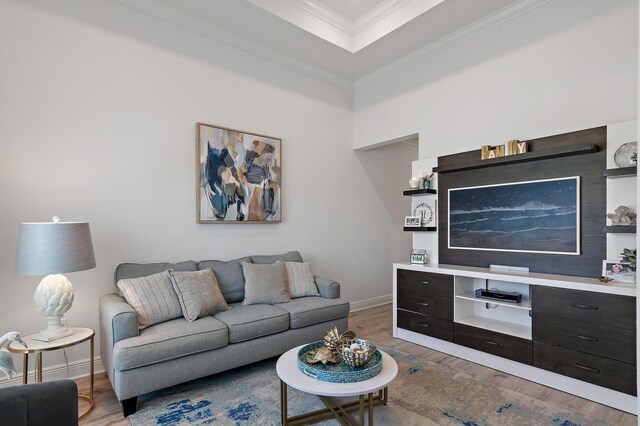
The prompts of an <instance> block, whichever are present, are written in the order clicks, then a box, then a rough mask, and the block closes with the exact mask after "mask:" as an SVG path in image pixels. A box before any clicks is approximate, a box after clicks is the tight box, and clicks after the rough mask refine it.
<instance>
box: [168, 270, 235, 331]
mask: <svg viewBox="0 0 640 426" xmlns="http://www.w3.org/2000/svg"><path fill="white" fill-rule="evenodd" d="M169 275H171V281H172V282H173V288H174V290H175V291H176V293H177V295H178V300H179V301H180V307H181V308H182V315H184V317H185V318H186V320H187V321H189V322H191V321H195V320H197V319H198V318H202V317H206V316H209V315H213V314H215V313H216V312H222V311H226V310H228V309H229V306H228V305H227V302H226V301H225V300H224V296H222V292H221V291H220V287H219V286H218V280H216V276H215V275H214V273H213V271H212V270H211V269H203V270H202V271H189V272H180V271H174V270H172V269H170V270H169Z"/></svg>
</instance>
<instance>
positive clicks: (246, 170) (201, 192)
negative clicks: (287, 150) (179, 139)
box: [196, 123, 282, 224]
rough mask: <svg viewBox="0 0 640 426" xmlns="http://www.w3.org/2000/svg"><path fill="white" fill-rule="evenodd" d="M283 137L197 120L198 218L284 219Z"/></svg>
mask: <svg viewBox="0 0 640 426" xmlns="http://www.w3.org/2000/svg"><path fill="white" fill-rule="evenodd" d="M281 196H282V139H280V138H276V137H273V136H267V135H262V134H259V133H253V132H247V131H244V130H237V129H231V128H228V127H222V126H217V125H213V124H206V123H196V219H197V222H198V223H207V224H214V223H220V224H232V223H254V224H264V223H279V222H280V221H281V220H282V199H281Z"/></svg>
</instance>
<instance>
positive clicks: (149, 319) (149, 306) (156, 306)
mask: <svg viewBox="0 0 640 426" xmlns="http://www.w3.org/2000/svg"><path fill="white" fill-rule="evenodd" d="M116 286H117V287H118V289H119V290H120V291H121V292H122V295H123V296H124V299H125V300H126V301H127V303H128V304H129V305H131V307H132V308H133V309H135V311H136V312H137V314H138V323H139V328H140V329H141V330H142V329H143V328H146V327H149V326H150V325H154V324H158V323H160V322H164V321H169V320H172V319H174V318H180V317H181V316H182V309H180V302H179V301H178V296H176V292H175V291H174V290H173V284H172V283H171V277H170V275H169V272H168V271H164V272H160V273H157V274H153V275H149V276H146V277H140V278H127V279H123V280H120V281H118V283H117V284H116Z"/></svg>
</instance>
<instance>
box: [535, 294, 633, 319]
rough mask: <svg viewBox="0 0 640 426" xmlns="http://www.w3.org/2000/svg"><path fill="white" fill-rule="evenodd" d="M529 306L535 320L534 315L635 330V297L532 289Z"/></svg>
mask: <svg viewBox="0 0 640 426" xmlns="http://www.w3.org/2000/svg"><path fill="white" fill-rule="evenodd" d="M531 302H532V309H533V316H534V318H535V317H536V315H544V316H553V317H555V316H559V317H564V318H570V319H573V320H576V321H579V322H590V323H596V324H599V325H602V326H611V327H619V328H626V329H628V330H635V329H636V326H635V324H636V299H635V297H631V296H619V295H615V294H605V293H595V292H591V291H581V290H568V289H565V288H555V287H544V286H539V285H534V286H533V289H532V296H531Z"/></svg>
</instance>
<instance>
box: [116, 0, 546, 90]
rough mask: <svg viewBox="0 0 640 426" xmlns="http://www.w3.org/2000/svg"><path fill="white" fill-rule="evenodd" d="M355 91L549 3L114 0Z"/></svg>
mask: <svg viewBox="0 0 640 426" xmlns="http://www.w3.org/2000/svg"><path fill="white" fill-rule="evenodd" d="M116 1H118V2H120V3H123V4H125V5H127V6H129V7H132V8H135V9H137V10H139V11H142V12H145V13H147V14H150V15H153V16H156V17H158V18H161V19H163V20H165V21H169V22H171V23H173V24H176V25H179V26H182V27H184V28H187V29H189V30H192V31H195V32H197V33H200V34H203V35H205V36H207V37H210V38H213V39H216V40H217V41H222V42H224V43H227V44H230V45H233V46H235V47H237V48H240V49H242V50H245V51H248V52H250V53H253V54H256V55H258V56H262V57H264V58H266V59H269V60H271V61H273V62H277V63H280V64H282V65H285V66H288V67H290V68H293V69H296V70H297V71H301V72H304V73H306V74H309V75H313V76H314V77H317V78H320V79H323V80H325V81H328V82H330V83H333V84H336V85H338V86H341V87H345V88H349V89H352V88H354V87H358V86H359V85H366V84H369V83H370V82H371V81H375V80H376V79H377V78H381V76H384V75H386V74H389V73H392V72H393V71H394V69H395V68H404V67H406V66H407V63H408V61H418V60H422V59H425V58H426V57H429V56H433V55H434V54H436V53H437V52H439V51H442V50H444V49H446V48H447V47H449V46H452V45H455V44H457V43H459V42H461V41H463V40H465V39H468V38H469V37H472V36H473V35H475V34H477V33H480V32H482V31H484V30H486V29H487V28H491V27H492V26H495V25H497V24H499V23H501V22H504V21H506V20H509V19H511V18H513V17H514V16H518V15H519V14H522V13H525V12H527V11H528V10H531V9H532V8H535V7H537V6H539V5H541V4H544V3H546V2H548V1H549V0H215V1H211V0H116Z"/></svg>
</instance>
